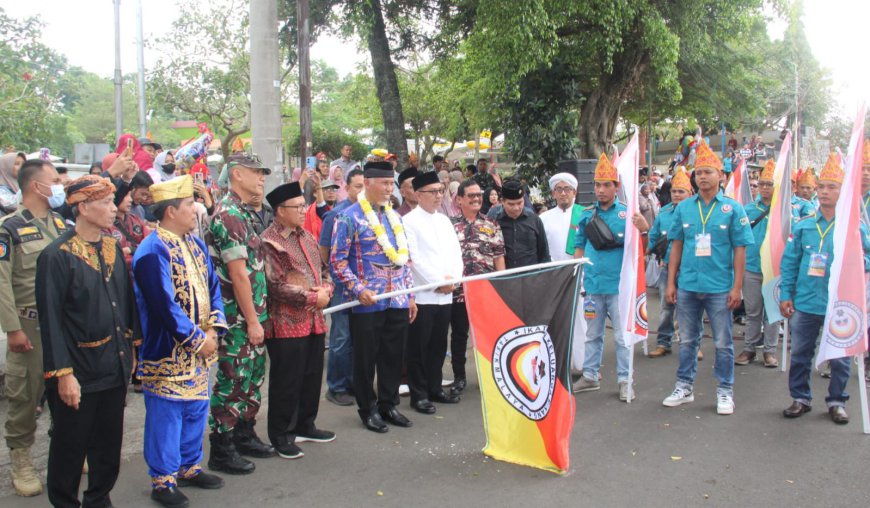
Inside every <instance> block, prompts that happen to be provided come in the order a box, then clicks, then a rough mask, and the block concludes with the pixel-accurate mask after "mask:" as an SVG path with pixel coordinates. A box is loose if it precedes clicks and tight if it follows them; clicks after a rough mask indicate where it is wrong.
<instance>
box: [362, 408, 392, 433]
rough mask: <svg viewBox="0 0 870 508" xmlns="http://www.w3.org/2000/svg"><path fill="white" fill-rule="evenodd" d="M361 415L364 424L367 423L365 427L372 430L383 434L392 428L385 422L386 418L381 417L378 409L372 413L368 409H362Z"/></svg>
mask: <svg viewBox="0 0 870 508" xmlns="http://www.w3.org/2000/svg"><path fill="white" fill-rule="evenodd" d="M359 417H360V419H361V420H362V422H363V425H365V427H366V428H367V429H369V430H370V431H372V432H377V433H378V434H383V433H384V432H387V431H389V430H390V428H389V427H387V424H386V423H384V420H383V419H382V418H381V415H379V414H378V413H377V411H372V412H371V413H370V412H368V411H364V410H362V409H360V410H359Z"/></svg>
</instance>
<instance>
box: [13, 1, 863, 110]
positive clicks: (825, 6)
mask: <svg viewBox="0 0 870 508" xmlns="http://www.w3.org/2000/svg"><path fill="white" fill-rule="evenodd" d="M726 1H727V0H726ZM136 3H137V0H121V71H122V72H123V73H125V74H127V73H130V72H135V70H136V65H137V63H136ZM175 3H176V2H175V0H143V20H144V21H143V27H144V33H145V39H146V40H149V39H152V38H155V37H158V36H160V35H162V34H163V33H165V31H166V29H167V28H168V26H169V24H170V23H171V21H172V19H173V18H174V16H173V9H174V6H175ZM505 3H506V4H509V2H507V1H506V2H505ZM203 4H204V5H207V4H208V2H207V0H203ZM85 6H87V8H84V7H85ZM0 7H3V8H4V9H5V10H6V12H7V14H9V15H11V16H13V17H16V18H22V17H27V16H36V17H38V18H40V19H41V20H42V21H43V22H44V23H45V25H46V27H45V30H44V32H43V34H42V41H43V42H44V43H45V44H46V45H48V46H49V47H51V48H53V49H55V50H57V51H58V52H60V53H63V54H64V55H66V57H67V58H68V60H69V62H70V63H71V64H72V65H76V66H80V67H82V68H84V69H86V70H88V71H91V72H94V73H96V74H99V75H101V76H105V77H111V76H112V74H113V72H114V31H113V29H112V25H113V16H114V14H113V6H112V0H27V1H21V0H0ZM804 11H805V14H804V25H805V27H806V33H807V38H808V39H809V42H810V46H811V48H812V50H813V53H814V54H815V56H816V59H818V60H819V62H820V63H821V64H822V66H823V67H826V68H828V69H830V70H831V74H832V77H833V81H834V93H835V97H836V98H837V100H838V104H839V113H840V114H841V115H844V116H847V117H851V116H853V115H854V112H855V111H856V110H857V107H858V104H859V102H860V101H862V100H863V101H868V100H870V64H868V57H867V54H868V52H870V42H868V39H867V37H866V34H867V31H868V30H870V1H868V0H804ZM783 26H784V24H783V23H779V24H777V23H773V24H772V27H771V29H770V32H771V35H772V36H773V37H776V32H777V31H779V32H781V30H782V28H783ZM154 56H155V55H153V54H152V53H150V52H149V51H148V50H147V49H146V52H145V65H146V68H147V67H148V65H149V63H151V62H152V61H153V60H154V59H155V58H154ZM311 59H312V60H323V61H325V62H326V63H327V64H328V65H330V66H331V67H334V68H336V69H337V70H338V72H339V74H340V75H347V74H350V73H353V72H355V71H356V70H357V68H358V66H359V65H360V64H362V63H365V62H367V61H368V57H367V55H366V54H365V53H364V52H360V51H358V50H356V45H355V43H353V42H350V43H348V42H346V41H343V40H341V39H340V38H338V37H334V36H324V37H321V38H320V39H319V40H318V42H317V43H316V44H315V45H314V46H313V47H312V49H311Z"/></svg>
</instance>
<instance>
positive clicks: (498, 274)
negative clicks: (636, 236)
mask: <svg viewBox="0 0 870 508" xmlns="http://www.w3.org/2000/svg"><path fill="white" fill-rule="evenodd" d="M585 264H590V265H591V264H592V262H590V261H589V258H580V259H565V260H562V261H550V262H549V263H540V264H537V265H530V266H521V267H519V268H510V269H508V270H502V271H500V272H490V273H484V274H481V275H469V276H467V277H462V278H460V279H449V280H442V281H438V282H432V283H430V284H425V285H423V286H415V287H412V288H406V289H400V290H398V291H390V292H389V293H383V294H380V295H375V297H374V300H375V301H379V300H385V299H387V298H393V297H396V296H402V295H407V294H410V293H416V292H418V291H427V290H430V289H435V288H439V287H441V286H444V285H446V284H462V283H463V282H471V281H473V280H487V279H493V278H495V277H504V276H505V275H513V274H517V273H524V272H531V271H535V270H543V269H545V268H556V267H560V266H569V265H585ZM357 305H360V303H359V300H353V301H351V302H345V303H342V304H340V305H335V306H333V307H329V308H327V309H323V314H324V315H327V314H332V313H333V312H338V311H340V310H345V309H350V308H352V307H356V306H357Z"/></svg>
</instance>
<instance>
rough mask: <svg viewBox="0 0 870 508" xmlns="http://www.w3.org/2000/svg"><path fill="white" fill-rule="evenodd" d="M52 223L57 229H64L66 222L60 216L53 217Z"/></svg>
mask: <svg viewBox="0 0 870 508" xmlns="http://www.w3.org/2000/svg"><path fill="white" fill-rule="evenodd" d="M54 225H55V226H56V227H57V230H58V231H62V230H64V229H66V223H65V222H64V221H63V219H61V218H60V217H55V218H54Z"/></svg>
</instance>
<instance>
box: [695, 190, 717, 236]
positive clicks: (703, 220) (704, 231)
mask: <svg viewBox="0 0 870 508" xmlns="http://www.w3.org/2000/svg"><path fill="white" fill-rule="evenodd" d="M714 201H715V199H714ZM715 208H716V204H715V203H712V204H711V206H710V210H709V211H708V212H707V216H706V217H705V216H704V210H702V209H701V197H700V196H698V215H699V216H700V217H701V234H707V221H708V220H710V216H711V215H713V210H714V209H715Z"/></svg>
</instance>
